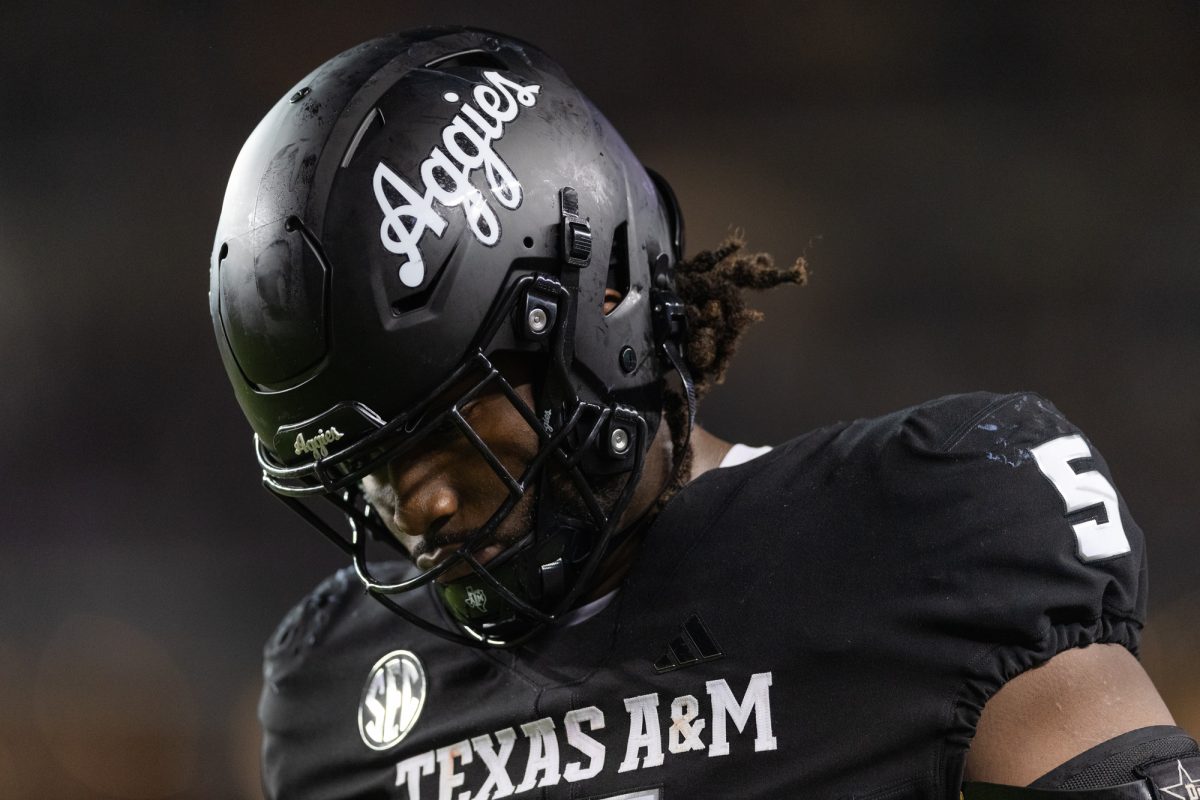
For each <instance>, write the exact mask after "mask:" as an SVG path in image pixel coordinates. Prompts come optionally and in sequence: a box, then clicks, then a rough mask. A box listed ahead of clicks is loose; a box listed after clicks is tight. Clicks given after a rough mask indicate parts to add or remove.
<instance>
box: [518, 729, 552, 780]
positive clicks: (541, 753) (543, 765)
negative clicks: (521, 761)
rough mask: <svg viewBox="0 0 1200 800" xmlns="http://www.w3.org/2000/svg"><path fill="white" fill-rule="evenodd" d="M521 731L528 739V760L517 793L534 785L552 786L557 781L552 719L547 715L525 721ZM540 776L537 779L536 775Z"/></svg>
mask: <svg viewBox="0 0 1200 800" xmlns="http://www.w3.org/2000/svg"><path fill="white" fill-rule="evenodd" d="M521 733H523V734H525V736H526V737H527V738H528V739H529V761H528V762H526V764H525V778H524V780H522V781H521V783H520V784H519V785H518V786H517V788H516V791H517V793H518V794H519V793H521V792H528V791H529V790H530V789H532V788H533V787H534V786H535V785H536V786H537V787H538V788H539V789H540V788H541V787H543V786H553V785H554V784H556V783H558V777H559V776H558V739H557V738H555V736H554V720H552V719H550V718H549V717H545V718H544V719H539V720H535V721H534V722H526V723H525V724H524V725H522V726H521ZM539 774H540V775H541V776H542V779H541V780H538V775H539Z"/></svg>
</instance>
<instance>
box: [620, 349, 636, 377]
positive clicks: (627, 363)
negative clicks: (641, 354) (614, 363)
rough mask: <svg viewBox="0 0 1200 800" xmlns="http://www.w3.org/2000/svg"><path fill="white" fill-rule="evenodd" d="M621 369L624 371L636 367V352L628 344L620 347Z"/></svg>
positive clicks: (631, 370)
mask: <svg viewBox="0 0 1200 800" xmlns="http://www.w3.org/2000/svg"><path fill="white" fill-rule="evenodd" d="M621 369H623V370H625V371H626V372H633V371H634V370H635V369H637V353H635V352H634V350H633V348H632V347H629V346H628V345H626V346H625V347H622V348H621Z"/></svg>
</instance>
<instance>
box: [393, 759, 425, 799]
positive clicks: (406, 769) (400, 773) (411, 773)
mask: <svg viewBox="0 0 1200 800" xmlns="http://www.w3.org/2000/svg"><path fill="white" fill-rule="evenodd" d="M433 764H434V759H433V753H432V751H431V752H428V753H421V755H419V756H413V757H412V758H406V759H404V760H403V761H401V762H400V763H399V764H397V765H396V785H397V786H404V787H406V788H407V789H408V800H421V776H422V775H430V774H432V773H433Z"/></svg>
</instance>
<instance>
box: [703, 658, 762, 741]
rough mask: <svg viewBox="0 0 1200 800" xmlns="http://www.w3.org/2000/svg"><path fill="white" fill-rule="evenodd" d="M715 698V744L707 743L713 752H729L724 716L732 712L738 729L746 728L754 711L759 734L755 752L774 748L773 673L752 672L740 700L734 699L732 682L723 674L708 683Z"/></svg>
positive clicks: (713, 702) (706, 685) (712, 696)
mask: <svg viewBox="0 0 1200 800" xmlns="http://www.w3.org/2000/svg"><path fill="white" fill-rule="evenodd" d="M705 687H706V688H707V689H708V696H709V697H710V698H712V744H711V745H709V746H708V754H709V755H710V756H727V755H729V741H728V740H727V739H726V738H725V717H726V715H728V716H729V718H730V719H732V720H733V724H734V725H736V726H737V729H738V733H741V732H742V731H744V730H745V729H746V723H747V722H749V721H750V715H751V714H753V715H754V723H755V726H756V731H757V735H756V736H755V737H754V752H756V753H758V752H762V751H763V750H774V749H775V748H776V746H777V745H776V741H775V737H774V736H773V735H772V733H771V673H769V672H756V673H755V674H753V675H751V676H750V685H749V686H747V687H746V694H744V695H743V696H742V701H741V702H740V703H739V702H737V701H736V700H734V699H733V692H732V691H731V690H730V689H729V684H728V683H726V682H725V679H724V678H722V679H721V680H719V681H708V683H706V684H705Z"/></svg>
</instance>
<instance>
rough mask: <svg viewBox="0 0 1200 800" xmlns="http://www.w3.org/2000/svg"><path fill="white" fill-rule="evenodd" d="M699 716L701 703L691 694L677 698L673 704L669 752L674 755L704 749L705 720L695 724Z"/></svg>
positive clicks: (668, 736)
mask: <svg viewBox="0 0 1200 800" xmlns="http://www.w3.org/2000/svg"><path fill="white" fill-rule="evenodd" d="M699 714H700V701H699V700H697V699H696V698H695V697H693V696H692V695H690V694H685V695H684V696H683V697H676V698H675V699H674V700H673V701H672V702H671V727H670V728H668V729H667V749H668V750H670V751H671V752H672V753H686V752H687V751H688V750H703V749H704V742H702V741H700V732H701V731H702V730H704V720H700V721H699V722H695V723H693V720H694V719H696V717H697V716H699Z"/></svg>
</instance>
